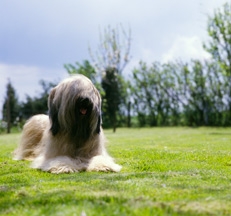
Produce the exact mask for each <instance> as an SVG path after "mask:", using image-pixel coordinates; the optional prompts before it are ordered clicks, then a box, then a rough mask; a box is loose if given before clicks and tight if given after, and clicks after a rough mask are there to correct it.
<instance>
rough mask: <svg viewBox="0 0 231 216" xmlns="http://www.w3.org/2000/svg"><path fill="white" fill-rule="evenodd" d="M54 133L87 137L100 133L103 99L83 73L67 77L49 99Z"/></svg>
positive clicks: (54, 89)
mask: <svg viewBox="0 0 231 216" xmlns="http://www.w3.org/2000/svg"><path fill="white" fill-rule="evenodd" d="M48 108H49V117H50V121H51V129H50V130H51V132H52V134H53V136H55V135H57V134H58V133H65V134H68V135H69V136H70V138H76V139H81V140H87V139H88V138H89V137H91V136H92V135H94V134H97V133H98V134H99V133H100V127H101V98H100V94H99V92H98V90H97V89H96V88H95V86H94V85H93V84H92V82H91V81H90V80H89V79H88V78H87V77H85V76H83V75H76V76H72V77H70V78H67V79H65V80H64V81H62V82H61V83H60V84H58V85H57V86H56V87H55V88H53V89H52V90H51V93H50V95H49V98H48Z"/></svg>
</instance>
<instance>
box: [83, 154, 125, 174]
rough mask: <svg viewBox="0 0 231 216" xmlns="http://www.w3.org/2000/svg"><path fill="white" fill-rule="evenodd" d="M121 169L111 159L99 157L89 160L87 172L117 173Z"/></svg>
mask: <svg viewBox="0 0 231 216" xmlns="http://www.w3.org/2000/svg"><path fill="white" fill-rule="evenodd" d="M121 168H122V167H121V166H120V165H118V164H116V163H115V162H114V161H113V160H112V158H110V157H105V156H101V155H99V156H95V157H93V158H92V159H91V161H90V163H89V165H88V167H87V171H97V172H119V171H120V170H121Z"/></svg>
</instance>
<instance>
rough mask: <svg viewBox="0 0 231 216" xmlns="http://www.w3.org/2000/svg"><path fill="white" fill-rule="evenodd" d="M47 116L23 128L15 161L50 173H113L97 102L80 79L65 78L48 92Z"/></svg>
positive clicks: (89, 84)
mask: <svg viewBox="0 0 231 216" xmlns="http://www.w3.org/2000/svg"><path fill="white" fill-rule="evenodd" d="M48 108H49V116H47V115H35V116H33V117H32V118H30V119H29V120H28V121H27V123H26V124H25V125H24V127H23V132H22V138H21V142H20V143H19V146H18V148H17V149H16V150H15V152H14V159H16V160H23V159H25V160H32V161H33V162H32V167H33V168H37V169H41V170H43V171H48V172H51V173H57V174H58V173H72V172H78V171H83V170H86V171H114V172H119V171H120V169H121V166H119V165H118V164H115V162H114V160H113V159H112V158H111V157H110V156H109V155H108V153H107V151H106V149H105V145H104V144H105V138H104V133H103V130H102V127H101V98H100V94H99V92H98V91H97V89H96V88H95V86H94V85H93V84H92V82H91V81H90V80H89V79H88V78H87V77H85V76H83V75H76V76H72V77H69V78H67V79H65V80H64V81H62V82H61V83H60V84H58V85H57V86H56V87H55V88H53V89H52V90H51V92H50V95H49V98H48Z"/></svg>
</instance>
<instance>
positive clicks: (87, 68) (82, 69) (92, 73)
mask: <svg viewBox="0 0 231 216" xmlns="http://www.w3.org/2000/svg"><path fill="white" fill-rule="evenodd" d="M64 68H65V69H66V70H67V73H68V74H69V75H74V74H83V75H85V76H86V77H88V78H89V79H90V80H91V81H92V83H93V84H94V85H95V86H96V88H97V89H98V91H99V92H100V94H101V95H103V94H104V91H103V89H102V87H101V84H100V82H99V80H100V77H99V75H98V74H97V72H96V70H95V68H94V67H93V66H92V65H91V63H90V62H89V61H88V60H84V61H83V63H82V64H80V63H79V62H76V63H75V65H73V64H65V65H64Z"/></svg>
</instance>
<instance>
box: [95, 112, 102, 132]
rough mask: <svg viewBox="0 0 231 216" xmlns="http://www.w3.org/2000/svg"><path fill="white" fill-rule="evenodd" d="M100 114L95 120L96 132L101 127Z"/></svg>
mask: <svg viewBox="0 0 231 216" xmlns="http://www.w3.org/2000/svg"><path fill="white" fill-rule="evenodd" d="M101 121H102V120H101V114H99V116H98V121H97V126H96V133H98V134H99V133H100V128H101Z"/></svg>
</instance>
